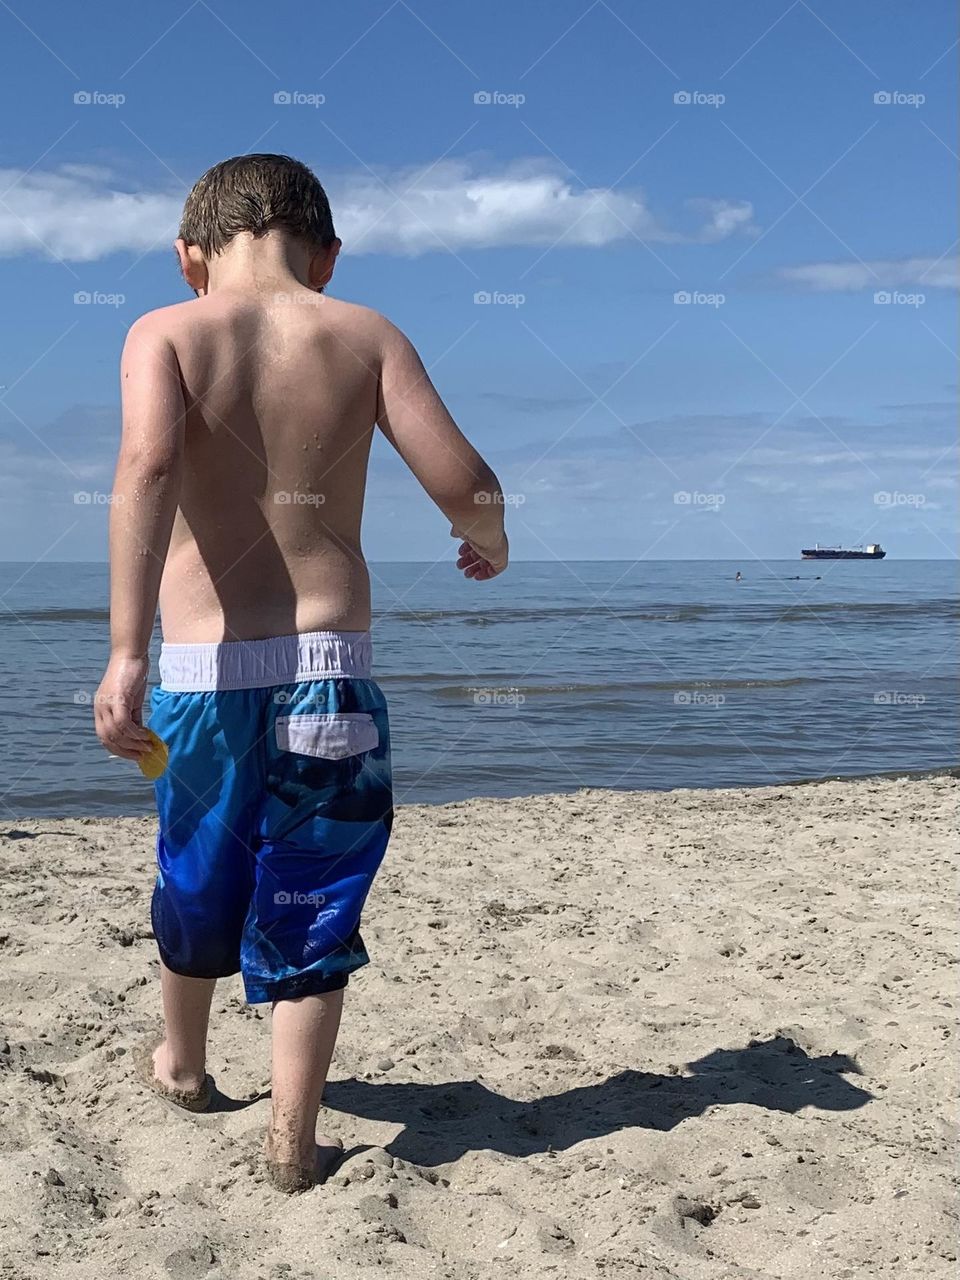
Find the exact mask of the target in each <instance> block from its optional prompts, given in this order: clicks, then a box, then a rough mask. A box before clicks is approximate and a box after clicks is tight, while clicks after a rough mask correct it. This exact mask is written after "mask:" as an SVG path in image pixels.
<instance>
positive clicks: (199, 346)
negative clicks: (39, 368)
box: [96, 155, 507, 1191]
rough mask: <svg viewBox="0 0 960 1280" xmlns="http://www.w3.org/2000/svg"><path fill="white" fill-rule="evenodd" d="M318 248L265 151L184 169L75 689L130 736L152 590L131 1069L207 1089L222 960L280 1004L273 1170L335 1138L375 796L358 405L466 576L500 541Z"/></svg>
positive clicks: (444, 443)
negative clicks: (173, 279) (151, 865)
mask: <svg viewBox="0 0 960 1280" xmlns="http://www.w3.org/2000/svg"><path fill="white" fill-rule="evenodd" d="M339 250H340V241H339V240H338V239H337V238H336V235H335V233H334V229H333V222H332V220H331V216H330V207H329V204H328V202H327V198H326V195H325V194H324V192H323V189H322V187H321V186H320V184H319V182H318V181H317V179H316V178H315V177H314V175H313V174H312V173H311V172H310V171H309V170H308V169H307V168H305V167H304V166H303V165H302V164H299V163H298V162H296V161H294V160H291V159H289V158H288V157H286V156H273V155H249V156H239V157H236V158H235V159H232V160H227V161H225V162H224V163H222V164H218V165H216V166H215V167H214V168H213V169H211V170H210V171H209V172H208V173H206V174H204V176H203V177H202V178H201V179H200V181H199V182H198V183H197V184H196V186H195V187H194V188H193V190H192V191H191V193H190V195H189V197H188V199H187V202H186V205H185V207H184V213H183V221H182V223H181V226H180V238H179V239H178V240H177V242H176V251H177V254H178V257H179V259H180V266H181V269H182V271H183V276H184V279H185V280H186V282H187V284H188V285H189V286H190V287H191V288H192V289H193V291H194V293H195V294H196V295H197V296H196V299H195V300H193V301H190V302H184V303H180V304H179V305H177V306H172V307H164V308H162V309H161V310H159V311H154V312H151V313H150V314H148V315H146V316H143V317H142V318H141V319H140V320H138V321H137V322H136V324H134V325H133V327H132V328H131V330H130V333H129V335H128V338H127V342H126V345H125V347H124V353H123V359H122V364H121V380H122V394H123V434H122V442H121V446H120V455H119V460H118V464H117V472H116V480H115V484H114V501H113V504H112V508H111V522H110V564H111V599H110V635H111V656H110V661H109V665H108V666H107V670H106V674H105V675H104V678H103V682H102V684H101V686H100V689H99V691H98V694H97V698H96V726H97V734H98V736H99V738H100V740H101V742H102V743H103V744H104V746H105V747H106V748H107V750H108V751H110V752H112V753H113V754H114V755H118V756H122V757H124V758H125V759H128V760H138V759H142V758H144V757H145V756H146V755H148V754H149V753H150V751H151V739H150V737H149V735H148V733H147V731H146V730H145V729H144V727H143V720H142V710H141V709H142V704H143V699H144V692H145V688H146V681H147V672H148V649H149V643H150V636H151V632H152V630H153V625H154V619H155V614H156V610H157V606H158V603H159V608H160V615H161V621H162V627H163V648H162V650H161V656H160V676H161V683H160V686H159V688H157V689H155V690H154V691H153V696H152V699H151V711H150V729H151V730H152V731H154V732H155V733H156V734H157V735H159V737H160V738H161V739H163V741H164V742H165V743H166V746H167V748H168V751H169V759H168V764H167V767H166V770H165V772H164V773H163V774H162V776H161V777H160V778H159V779H158V781H157V783H156V793H157V806H158V811H159V835H158V839H157V863H158V876H157V882H156V887H155V890H154V896H153V906H152V918H153V927H154V933H155V935H156V939H157V944H158V947H159V951H160V959H161V991H162V999H163V1014H164V1023H165V1035H164V1038H163V1039H162V1040H161V1041H160V1043H159V1044H154V1045H151V1046H150V1048H149V1050H148V1051H147V1052H146V1053H145V1054H144V1055H143V1059H142V1068H143V1070H144V1078H145V1079H146V1080H147V1081H148V1083H149V1084H150V1086H151V1087H152V1088H153V1089H155V1090H156V1091H157V1092H158V1093H160V1094H161V1095H162V1096H164V1097H166V1098H168V1099H170V1100H172V1101H174V1102H177V1103H178V1104H179V1105H181V1106H184V1107H187V1108H188V1109H191V1110H202V1109H204V1108H205V1107H206V1106H208V1105H209V1102H210V1100H211V1084H212V1082H211V1081H210V1078H209V1077H208V1076H207V1075H206V1037H207V1024H208V1019H209V1013H210V1002H211V999H212V996H213V989H214V985H215V983H216V980H217V978H218V977H223V976H226V975H228V974H233V973H236V972H237V971H238V970H239V971H240V972H241V973H242V975H243V981H244V987H245V991H246V996H247V999H248V1000H249V1001H251V1002H256V1001H271V1002H272V1004H273V1024H272V1036H273V1067H272V1095H273V1106H272V1115H271V1122H270V1126H269V1128H268V1131H267V1135H266V1141H265V1148H264V1154H265V1159H266V1162H267V1168H268V1171H269V1173H270V1176H271V1178H272V1180H273V1181H274V1183H275V1184H276V1185H277V1186H279V1187H280V1188H281V1189H283V1190H287V1191H300V1190H304V1189H305V1188H307V1187H309V1186H312V1185H314V1184H315V1183H316V1182H318V1181H322V1179H323V1177H324V1176H325V1175H326V1173H327V1172H329V1170H330V1168H332V1166H333V1164H334V1163H335V1162H336V1159H337V1157H338V1155H339V1152H340V1148H339V1146H338V1145H337V1144H335V1143H333V1142H332V1141H331V1140H330V1139H328V1138H324V1137H322V1136H320V1137H319V1139H318V1137H317V1134H316V1123H317V1114H318V1110H319V1106H320V1097H321V1094H322V1091H323V1086H324V1082H325V1079H326V1074H327V1069H328V1066H329V1063H330V1059H331V1055H332V1053H333V1047H334V1042H335V1040H336V1035H337V1029H338V1025H339V1019H340V1009H341V1004H342V998H343V988H344V987H345V985H346V982H347V977H348V975H349V974H350V973H351V972H352V971H353V970H354V969H356V968H359V966H361V965H363V964H365V963H366V962H367V955H366V952H365V950H364V947H363V942H362V940H361V937H360V933H359V928H358V926H359V920H360V912H361V909H362V907H363V904H364V901H365V899H366V895H367V892H368V890H369V888H370V884H371V882H372V880H373V877H374V875H375V873H376V871H377V869H378V867H379V865H380V861H381V859H382V858H383V855H384V851H385V849H386V844H387V840H388V837H389V832H390V824H391V818H392V808H391V804H392V801H391V789H390V760H389V741H388V729H387V713H386V705H385V702H384V699H383V695H382V693H381V692H380V690H379V688H378V687H377V685H376V684H375V683H374V682H373V681H372V680H371V679H370V641H369V635H368V631H369V626H370V591H369V578H368V574H367V569H366V565H365V563H364V558H363V552H362V550H361V547H360V518H361V512H362V508H363V498H364V486H365V480H366V468H367V458H368V454H369V450H370V443H371V439H372V435H373V430H374V425H375V424H376V425H378V426H379V427H380V429H381V431H383V433H384V435H385V436H386V437H387V439H388V440H389V441H390V443H391V444H392V445H393V447H394V448H395V449H396V450H397V452H398V453H399V454H400V456H401V457H402V458H403V460H404V461H405V462H406V463H407V465H408V466H409V467H410V469H411V470H412V471H413V473H414V475H415V476H416V477H417V479H418V480H419V481H420V483H421V484H422V485H423V487H424V489H425V490H426V491H427V493H428V494H429V495H430V497H431V498H432V499H433V501H434V502H435V503H436V504H437V506H438V507H439V508H440V510H441V511H442V512H443V514H444V515H445V516H446V517H447V519H448V520H449V521H450V523H451V525H452V530H451V532H452V534H453V536H455V537H459V538H461V539H462V543H461V546H460V551H459V558H458V560H457V566H458V568H460V569H461V570H462V571H463V573H464V574H465V576H466V577H468V578H472V579H474V580H476V581H485V580H487V579H489V578H493V577H494V576H495V575H497V574H498V573H501V572H502V571H503V570H504V569H505V568H506V565H507V541H506V538H505V536H504V530H503V503H502V495H501V493H500V489H499V485H498V482H497V479H496V477H495V476H494V474H493V472H492V471H491V470H490V468H489V467H488V466H487V465H486V463H485V462H484V461H483V459H482V458H481V457H480V456H479V455H478V454H477V452H476V451H475V450H474V449H473V448H472V446H471V445H470V444H469V443H468V442H467V440H466V439H465V438H464V436H463V435H462V434H461V433H460V431H459V430H458V428H457V426H456V424H455V423H454V422H453V420H452V418H451V417H450V415H449V413H448V412H447V410H446V408H445V407H444V405H443V403H442V401H441V400H440V397H439V396H438V395H437V392H436V391H435V390H434V388H433V386H432V384H431V382H430V379H429V378H428V376H427V374H426V372H425V370H424V368H423V366H422V364H421V363H420V360H419V358H418V356H417V354H416V352H415V351H414V349H413V347H412V346H411V345H410V343H409V342H408V341H407V339H406V338H405V337H404V336H403V335H402V334H401V333H400V332H399V331H398V330H397V329H395V328H394V327H393V325H391V324H390V323H389V322H388V321H387V320H385V319H384V318H383V317H382V316H380V315H377V314H376V313H375V312H372V311H369V310H367V309H366V308H364V307H358V306H353V305H351V304H349V303H346V302H340V301H338V300H336V299H332V298H327V297H324V296H322V293H323V289H324V287H325V286H326V284H327V283H328V281H329V280H330V278H331V276H332V275H333V269H334V265H335V262H336V258H337V254H338V252H339Z"/></svg>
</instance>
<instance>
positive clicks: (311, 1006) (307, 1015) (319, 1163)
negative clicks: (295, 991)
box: [265, 988, 343, 1190]
mask: <svg viewBox="0 0 960 1280" xmlns="http://www.w3.org/2000/svg"><path fill="white" fill-rule="evenodd" d="M342 1008H343V989H342V988H341V989H340V990H339V991H330V992H328V993H326V994H325V995H315V996H300V997H298V998H296V999H292V1000H277V1001H276V1002H275V1004H274V1006H273V1073H272V1090H273V1111H272V1115H271V1121H270V1127H269V1129H268V1130H267V1139H266V1145H265V1153H266V1157H267V1160H268V1161H269V1163H270V1164H271V1166H272V1167H273V1168H272V1172H273V1174H274V1180H275V1181H278V1183H283V1184H284V1187H285V1189H287V1190H298V1189H300V1188H301V1186H307V1185H310V1183H311V1182H312V1181H316V1180H317V1179H318V1178H319V1179H322V1178H323V1177H324V1175H325V1174H326V1173H327V1172H329V1169H330V1168H331V1167H332V1165H333V1163H334V1162H335V1161H336V1159H337V1158H338V1157H339V1154H340V1150H341V1148H340V1145H339V1143H337V1142H335V1141H334V1140H333V1139H332V1138H327V1137H325V1136H324V1135H320V1138H319V1141H318V1137H317V1132H316V1129H317V1113H318V1112H319V1110H320V1098H321V1095H322V1094H323V1087H324V1085H325V1084H326V1081H327V1072H328V1071H329V1069H330V1060H331V1059H332V1057H333V1048H334V1045H335V1044H336V1042H337V1031H338V1029H339V1027H340V1012H341V1009H342ZM287 1183H289V1184H290V1185H289V1186H287V1185H286V1184H287Z"/></svg>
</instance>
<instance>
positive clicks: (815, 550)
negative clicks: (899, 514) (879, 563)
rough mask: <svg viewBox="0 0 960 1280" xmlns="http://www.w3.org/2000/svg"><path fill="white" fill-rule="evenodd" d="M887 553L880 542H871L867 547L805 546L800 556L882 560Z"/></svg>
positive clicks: (809, 558) (804, 558)
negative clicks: (849, 548) (848, 548)
mask: <svg viewBox="0 0 960 1280" xmlns="http://www.w3.org/2000/svg"><path fill="white" fill-rule="evenodd" d="M886 554H887V553H886V552H885V551H884V549H883V547H881V545H880V543H879V542H871V543H870V545H869V546H867V547H853V548H852V549H851V550H847V548H846V547H821V545H820V543H819V542H818V543H817V545H816V546H815V547H805V548H804V549H803V550H802V551H801V552H800V556H801V559H803V560H882V559H883V557H884V556H885V555H886Z"/></svg>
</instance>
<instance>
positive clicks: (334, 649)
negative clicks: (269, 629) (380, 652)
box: [160, 631, 371, 693]
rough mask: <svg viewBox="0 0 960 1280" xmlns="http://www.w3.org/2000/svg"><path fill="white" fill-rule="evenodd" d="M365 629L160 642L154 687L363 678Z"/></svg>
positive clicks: (179, 689) (195, 689) (203, 688)
mask: <svg viewBox="0 0 960 1280" xmlns="http://www.w3.org/2000/svg"><path fill="white" fill-rule="evenodd" d="M370 659H371V645H370V634H369V632H367V631H305V632H304V633H303V634H302V635H297V636H272V637H271V638H270V639H268V640H228V641H224V642H223V643H222V644H164V645H163V646H162V647H161V649H160V687H161V688H162V689H167V690H168V691H169V692H170V693H205V692H210V691H212V690H214V689H267V688H270V687H271V686H273V685H277V684H293V683H294V682H295V681H297V680H332V679H335V678H336V677H338V676H345V677H350V676H353V677H355V678H358V679H361V680H365V679H367V678H368V677H369V675H370Z"/></svg>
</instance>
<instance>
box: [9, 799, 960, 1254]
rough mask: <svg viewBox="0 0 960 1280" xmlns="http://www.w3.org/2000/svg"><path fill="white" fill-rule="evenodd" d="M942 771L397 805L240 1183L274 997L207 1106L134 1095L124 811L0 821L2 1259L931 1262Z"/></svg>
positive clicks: (221, 1017) (238, 1004)
mask: <svg viewBox="0 0 960 1280" xmlns="http://www.w3.org/2000/svg"><path fill="white" fill-rule="evenodd" d="M958 792H960V783H958V782H957V781H955V780H953V779H950V778H946V777H939V778H928V779H921V780H906V779H904V780H870V781H856V782H843V783H826V784H822V785H809V786H800V787H783V788H779V787H773V788H771V787H767V788H761V789H758V790H749V791H741V790H726V791H673V792H660V793H653V792H650V793H631V792H607V791H581V792H578V793H576V794H572V795H564V796H538V797H532V798H527V799H519V800H506V801H504V800H496V801H492V800H473V801H468V802H464V803H459V804H451V805H446V806H440V807H414V806H411V807H405V808H402V809H401V810H400V811H399V813H398V820H397V825H396V829H395V836H394V842H393V845H392V847H391V851H390V853H389V854H388V857H387V861H386V863H385V866H384V870H383V872H382V873H381V876H380V879H379V881H378V883H377V885H376V888H375V891H374V894H373V896H372V898H371V901H370V905H369V909H368V912H367V917H366V925H365V929H364V937H365V940H366V942H367V946H368V948H369V950H370V953H371V956H372V963H371V965H370V966H369V967H368V968H367V969H365V970H364V971H363V972H362V973H361V974H359V975H358V976H357V977H356V978H355V980H354V982H353V983H352V985H351V991H350V994H349V997H348V1006H347V1013H346V1016H345V1020H344V1028H343V1031H342V1033H341V1039H340V1044H339V1048H338V1052H337V1057H336V1060H335V1063H334V1068H333V1072H332V1075H331V1081H330V1083H329V1086H328V1089H327V1094H326V1103H327V1107H328V1110H327V1111H326V1113H325V1115H324V1117H323V1123H324V1124H325V1127H326V1128H327V1129H328V1131H330V1132H333V1133H336V1134H337V1135H339V1136H340V1137H341V1138H342V1140H343V1142H344V1144H345V1146H346V1147H347V1149H348V1151H347V1157H346V1159H345V1160H344V1162H343V1164H342V1166H341V1167H340V1169H339V1171H338V1173H337V1174H336V1175H335V1176H334V1178H333V1179H332V1181H331V1182H330V1183H328V1184H327V1186H326V1187H324V1188H320V1189H317V1190H315V1191H312V1192H310V1193H308V1194H306V1195H303V1196H300V1197H295V1198H289V1199H288V1198H285V1197H283V1196H281V1195H280V1194H279V1193H278V1192H276V1191H274V1190H273V1189H272V1188H271V1187H269V1186H268V1185H267V1184H266V1183H265V1182H264V1181H263V1179H262V1175H261V1172H260V1168H259V1163H258V1148H259V1144H260V1140H261V1134H262V1131H263V1127H264V1123H265V1119H266V1116H267V1113H268V1109H269V1100H268V1098H267V1097H266V1092H265V1091H266V1089H267V1087H268V1047H269V1010H268V1009H267V1008H256V1009H254V1008H251V1007H249V1006H247V1005H245V1004H244V1002H243V999H242V996H241V990H240V984H239V980H238V979H230V980H227V981H224V982H222V983H221V984H220V986H219V987H218V992H217V996H216V997H215V1001H214V1030H213V1035H212V1041H211V1058H210V1070H211V1071H212V1072H213V1074H214V1075H215V1077H216V1081H217V1085H218V1088H219V1090H220V1096H219V1098H218V1102H217V1108H216V1109H215V1110H214V1111H213V1112H212V1113H210V1114H207V1115H203V1116H197V1117H191V1116H184V1115H183V1114H181V1113H179V1112H175V1111H173V1110H172V1109H170V1108H169V1107H168V1106H166V1105H164V1104H163V1103H161V1102H160V1101H158V1100H157V1099H156V1098H155V1097H153V1096H152V1095H150V1094H149V1093H147V1092H145V1091H144V1090H143V1089H142V1088H141V1087H140V1086H139V1085H138V1084H137V1083H136V1080H135V1079H134V1076H133V1073H132V1069H131V1050H132V1048H133V1046H134V1045H135V1044H136V1043H137V1042H138V1041H139V1040H140V1039H141V1038H142V1037H143V1035H144V1033H145V1032H147V1031H148V1030H149V1029H151V1028H152V1027H153V1026H154V1025H155V1024H156V1021H157V1012H158V984H157V981H156V975H157V963H156V956H155V950H154V945H153V941H152V937H151V933H150V925H149V910H148V906H149V895H150V891H151V888H152V879H153V870H152V868H153V848H152V841H153V823H152V822H151V821H150V820H147V819H69V820H54V819H31V820H29V821H26V820H25V821H23V822H20V823H16V824H14V823H12V822H10V821H8V822H7V823H5V824H4V834H3V838H2V842H0V844H2V848H0V856H2V860H3V874H2V880H0V905H2V914H0V956H2V959H3V969H2V980H0V1019H2V1025H0V1122H2V1123H0V1135H2V1136H0V1142H2V1150H3V1159H2V1161H0V1258H2V1260H3V1261H2V1265H0V1276H2V1277H3V1280H44V1278H45V1277H49V1276H70V1277H76V1278H77V1280H86V1278H88V1277H89V1278H90V1280H93V1278H94V1277H96V1280H102V1278H103V1277H113V1276H126V1275H130V1276H138V1277H158V1278H160V1277H173V1278H174V1280H194V1278H197V1280H199V1278H201V1277H204V1278H209V1280H247V1278H249V1280H254V1278H255V1277H256V1278H258V1280H259V1278H262V1280H301V1278H302V1280H306V1278H307V1277H321V1278H322V1280H346V1278H348V1277H358V1278H360V1280H367V1277H373V1276H377V1277H383V1276H384V1275H390V1274H393V1275H396V1276H398V1277H403V1280H407V1278H408V1277H412V1278H419V1277H429V1278H430V1280H434V1278H436V1280H441V1278H443V1280H487V1278H488V1277H496V1276H503V1277H515V1276H519V1277H541V1276H542V1277H573V1278H575V1280H579V1278H580V1277H618V1278H619V1277H634V1276H636V1277H639V1278H640V1280H668V1278H670V1280H733V1278H734V1277H737V1278H740V1277H743V1278H747V1277H752V1278H755V1280H756V1278H759V1277H763V1278H764V1280H768V1278H773V1277H777V1278H781V1280H806V1278H807V1277H810V1278H813V1277H816V1278H817V1280H824V1278H828V1280H834V1278H836V1280H839V1278H840V1277H849V1278H850V1280H861V1278H862V1277H872V1276H885V1277H886V1276H889V1277H898V1278H899V1277H905V1276H917V1277H920V1276H923V1277H924V1278H925V1280H939V1278H940V1277H944V1278H945V1277H947V1276H953V1275H954V1274H955V1261H954V1258H955V1241H956V1204H957V1201H956V1197H955V1189H954V1184H953V1182H952V1158H951V1138H952V1136H953V1135H954V1132H955V1130H954V1127H953V1121H954V1117H953V1115H952V1114H951V1112H950V1110H949V1106H950V1104H949V1103H948V1098H950V1097H951V1096H952V1093H953V1086H954V1084H955V1072H954V1070H953V1063H955V1049H956V1039H955V1027H954V1020H955V1004H956V990H957V985H956V979H957V969H956V968H955V967H954V966H955V963H956V957H957V947H956V942H957V939H956V933H955V925H956V920H955V911H954V909H953V906H952V896H953V884H954V881H953V879H952V878H951V867H950V862H951V855H952V854H953V852H954V851H955V849H956V837H955V834H954V831H953V817H954V814H955V811H956V800H957V795H958Z"/></svg>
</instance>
